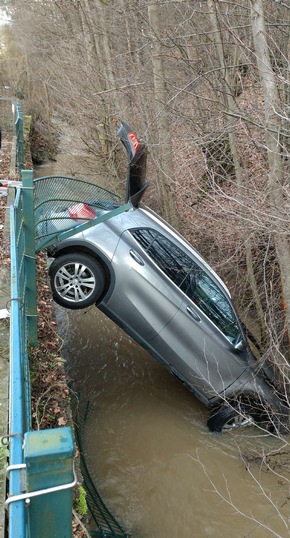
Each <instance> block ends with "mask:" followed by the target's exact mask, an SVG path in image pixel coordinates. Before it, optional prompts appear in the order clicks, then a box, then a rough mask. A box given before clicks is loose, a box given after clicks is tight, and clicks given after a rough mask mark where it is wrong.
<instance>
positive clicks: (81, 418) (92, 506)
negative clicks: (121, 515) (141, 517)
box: [71, 392, 133, 538]
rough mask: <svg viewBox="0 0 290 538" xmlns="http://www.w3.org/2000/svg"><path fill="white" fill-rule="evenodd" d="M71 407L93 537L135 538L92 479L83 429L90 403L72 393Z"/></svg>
mask: <svg viewBox="0 0 290 538" xmlns="http://www.w3.org/2000/svg"><path fill="white" fill-rule="evenodd" d="M71 407H72V414H73V419H74V425H75V436H76V442H77V445H78V449H79V453H80V470H81V473H82V477H83V482H84V487H85V490H86V494H87V495H86V500H87V505H88V508H89V510H90V513H91V515H92V518H93V520H94V522H95V524H96V526H97V530H95V531H92V532H91V536H94V537H99V538H133V536H132V535H131V534H130V533H127V532H125V531H124V529H123V528H122V527H121V525H120V524H119V523H118V522H117V521H116V519H115V518H114V516H113V515H112V514H111V512H110V511H109V509H108V508H107V506H106V505H105V503H104V501H103V500H102V498H101V496H100V494H99V492H98V490H97V488H96V486H95V484H94V482H93V480H92V478H91V475H90V471H89V468H88V464H87V462H86V459H85V456H84V452H83V445H84V440H83V428H84V425H85V422H86V418H87V416H88V413H89V409H90V402H88V401H87V400H80V398H79V397H78V395H76V394H75V393H74V392H71Z"/></svg>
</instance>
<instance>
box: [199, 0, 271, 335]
mask: <svg viewBox="0 0 290 538" xmlns="http://www.w3.org/2000/svg"><path fill="white" fill-rule="evenodd" d="M207 3H208V7H209V12H210V20H211V25H212V30H213V41H214V43H215V47H216V50H217V56H218V60H219V64H220V69H221V72H222V76H223V78H224V92H223V99H224V103H225V107H226V109H227V111H228V112H229V115H230V117H231V116H234V115H235V112H236V102H235V97H234V87H233V84H234V81H233V77H231V76H230V73H229V70H228V68H227V65H226V61H225V56H224V50H223V37H222V33H221V31H220V26H219V22H218V17H217V12H216V6H215V0H208V1H207ZM226 130H227V133H228V136H229V145H230V150H231V155H232V159H233V163H234V168H235V176H236V182H237V194H238V201H239V202H240V206H241V207H243V198H244V196H245V192H246V185H245V177H244V173H243V170H242V167H241V163H240V159H239V155H238V151H237V140H236V134H235V130H234V125H233V120H232V118H231V119H230V124H229V125H227V129H226ZM241 218H242V219H243V215H241ZM245 222H246V221H245ZM242 234H243V241H244V248H245V253H246V266H247V279H248V282H249V285H250V288H251V291H252V295H253V300H254V302H255V307H256V311H257V315H258V321H259V326H260V332H261V341H262V342H264V343H265V339H266V332H267V331H266V325H265V319H264V317H265V316H264V311H263V307H262V304H261V300H260V296H259V290H258V286H257V282H256V278H255V273H254V269H253V256H252V244H251V238H250V233H248V231H247V228H246V225H243V230H242Z"/></svg>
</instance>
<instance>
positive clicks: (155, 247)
mask: <svg viewBox="0 0 290 538" xmlns="http://www.w3.org/2000/svg"><path fill="white" fill-rule="evenodd" d="M130 233H131V234H132V235H133V237H134V238H135V239H136V241H138V243H140V245H141V246H142V247H143V248H144V250H145V251H146V253H147V254H148V256H150V258H152V260H153V261H154V262H155V263H156V264H157V265H158V267H159V268H160V269H161V270H162V271H163V273H165V274H166V276H168V278H170V279H171V280H172V281H173V282H174V284H176V286H178V287H179V288H180V289H181V290H182V291H184V292H185V291H186V289H187V287H188V279H187V276H188V274H189V272H190V269H191V268H192V260H191V258H190V257H189V256H187V255H186V254H185V253H184V252H183V251H182V250H181V249H179V248H178V247H177V246H176V245H175V244H174V243H172V241H170V240H169V239H167V238H166V237H164V236H163V235H161V234H159V233H158V232H156V231H155V230H152V229H150V228H141V229H139V230H131V232H130Z"/></svg>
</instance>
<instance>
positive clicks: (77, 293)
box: [49, 252, 106, 310]
mask: <svg viewBox="0 0 290 538" xmlns="http://www.w3.org/2000/svg"><path fill="white" fill-rule="evenodd" d="M49 277H50V284H51V290H52V295H53V298H54V300H55V302H56V303H57V304H59V305H61V306H64V307H65V308H69V309H72V310H79V309H81V308H87V307H88V306H90V305H92V304H94V303H96V302H97V301H98V300H99V299H100V297H101V296H102V294H103V292H104V290H105V283H106V280H105V274H104V270H103V268H102V266H101V264H100V262H99V261H98V260H97V259H96V258H94V257H93V256H90V255H89V254H83V253H77V252H73V253H67V254H62V255H60V256H59V257H58V258H56V259H55V260H54V261H53V262H52V264H51V266H50V268H49Z"/></svg>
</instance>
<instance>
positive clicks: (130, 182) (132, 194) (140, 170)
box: [118, 122, 149, 207]
mask: <svg viewBox="0 0 290 538" xmlns="http://www.w3.org/2000/svg"><path fill="white" fill-rule="evenodd" d="M118 136H119V137H120V140H121V142H122V143H123V144H124V146H125V148H126V151H127V154H128V172H127V185H126V199H125V202H126V203H127V202H131V204H132V205H133V207H138V205H139V204H140V202H141V198H142V196H143V194H144V192H145V190H146V189H147V187H148V185H149V183H146V181H145V179H146V162H147V153H148V152H147V146H146V144H145V142H143V141H141V140H139V138H138V137H137V135H136V134H135V133H134V131H132V129H131V128H130V127H129V125H127V123H125V122H121V124H120V127H119V130H118Z"/></svg>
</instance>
